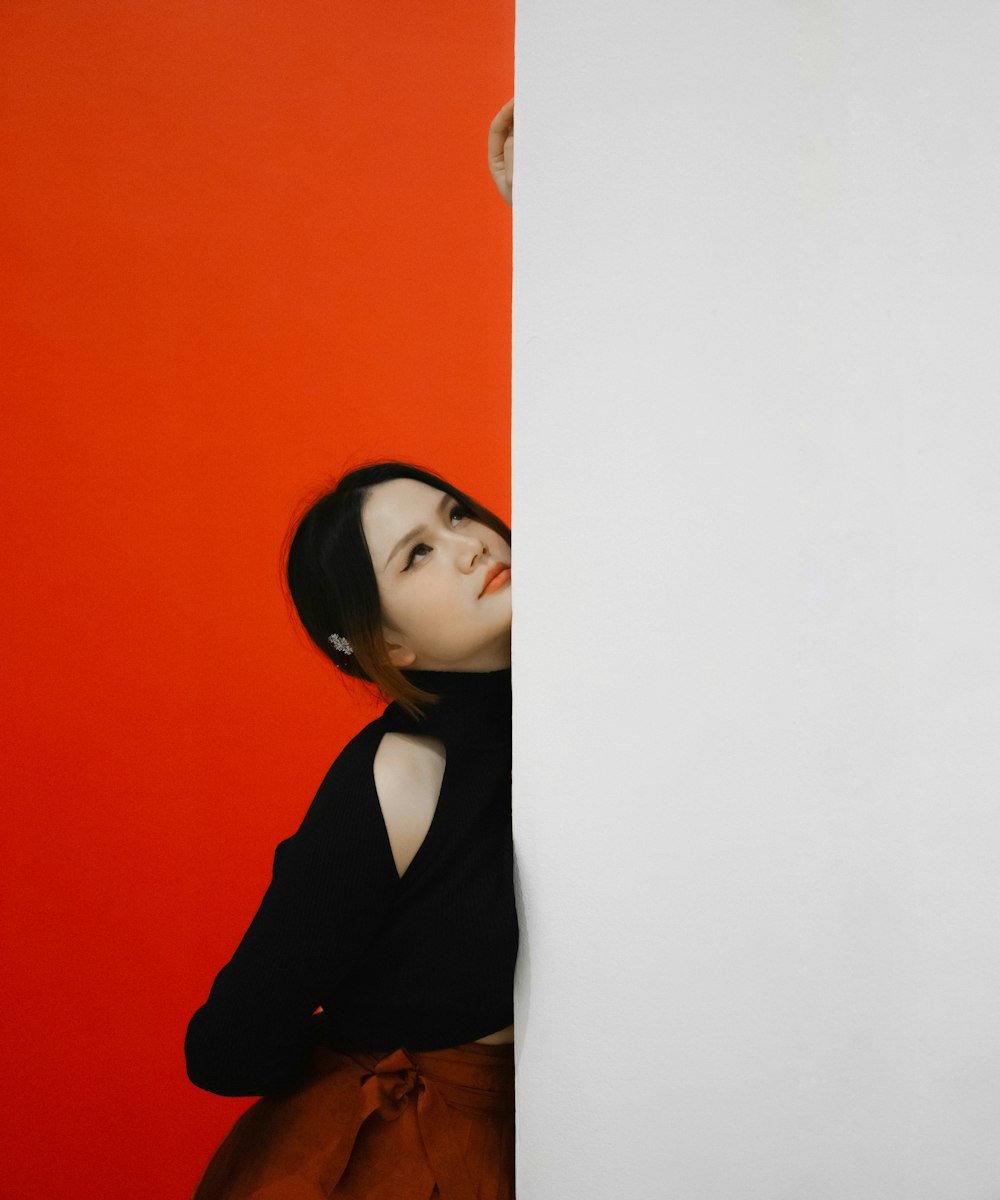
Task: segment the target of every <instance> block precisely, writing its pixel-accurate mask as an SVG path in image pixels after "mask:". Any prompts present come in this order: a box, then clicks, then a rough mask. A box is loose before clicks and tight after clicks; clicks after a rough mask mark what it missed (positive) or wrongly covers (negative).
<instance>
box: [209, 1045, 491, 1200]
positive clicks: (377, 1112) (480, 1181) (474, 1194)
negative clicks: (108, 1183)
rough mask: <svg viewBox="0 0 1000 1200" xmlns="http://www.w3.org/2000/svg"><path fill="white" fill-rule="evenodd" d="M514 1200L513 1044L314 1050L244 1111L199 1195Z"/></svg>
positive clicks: (228, 1199) (214, 1199) (221, 1199)
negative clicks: (295, 1072)
mask: <svg viewBox="0 0 1000 1200" xmlns="http://www.w3.org/2000/svg"><path fill="white" fill-rule="evenodd" d="M327 1197H333V1198H335V1200H513V1198H514V1045H513V1043H507V1044H505V1045H488V1044H484V1043H481V1042H466V1043H465V1044H464V1045H461V1046H455V1047H453V1048H451V1049H448V1050H431V1051H423V1052H416V1051H411V1050H404V1049H397V1050H394V1051H391V1052H386V1053H382V1052H376V1053H369V1054H364V1053H353V1052H352V1053H350V1054H348V1053H346V1052H343V1051H339V1050H334V1049H332V1048H330V1047H327V1046H322V1047H317V1048H316V1050H315V1051H314V1052H313V1057H312V1059H311V1061H310V1066H309V1070H308V1072H307V1074H306V1077H305V1079H304V1082H303V1083H302V1085H301V1086H300V1087H298V1088H296V1089H295V1090H294V1091H289V1092H283V1093H280V1094H277V1093H276V1094H274V1095H271V1096H264V1097H262V1098H261V1099H260V1100H257V1101H256V1102H255V1103H254V1104H252V1105H251V1106H250V1107H249V1108H248V1109H247V1111H246V1112H245V1113H244V1114H243V1115H242V1116H241V1117H240V1118H239V1120H238V1121H237V1122H236V1124H235V1125H234V1126H233V1128H232V1129H231V1130H230V1132H229V1134H228V1135H227V1136H226V1138H225V1140H224V1141H223V1142H222V1144H221V1145H220V1146H219V1148H218V1150H216V1152H215V1154H214V1155H213V1156H212V1159H211V1161H210V1162H209V1164H208V1166H207V1167H206V1168H205V1173H204V1175H203V1176H202V1179H201V1182H200V1183H199V1184H198V1187H197V1189H196V1191H195V1193H194V1197H193V1200H326V1198H327Z"/></svg>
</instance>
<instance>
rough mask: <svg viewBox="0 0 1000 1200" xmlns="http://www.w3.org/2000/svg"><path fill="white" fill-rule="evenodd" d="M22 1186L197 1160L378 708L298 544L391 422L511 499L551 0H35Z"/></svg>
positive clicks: (11, 478)
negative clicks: (205, 1067)
mask: <svg viewBox="0 0 1000 1200" xmlns="http://www.w3.org/2000/svg"><path fill="white" fill-rule="evenodd" d="M0 23H2V30H0V33H2V44H3V46H4V50H3V52H2V53H3V58H4V60H5V62H4V71H3V81H2V89H3V103H4V110H5V113H6V120H5V133H4V140H5V145H4V147H3V154H4V160H5V163H6V165H5V182H4V186H3V189H2V192H0V205H2V209H3V221H2V231H3V239H4V245H3V257H4V263H5V266H4V270H3V273H2V288H3V293H4V294H3V317H2V321H3V326H2V332H3V359H2V387H3V423H4V426H5V430H4V433H3V437H2V447H0V454H2V456H3V463H2V466H3V471H2V480H3V482H2V489H3V494H2V502H3V505H4V511H5V526H6V528H5V533H4V537H5V540H6V543H7V549H6V551H5V553H4V559H3V564H4V573H3V599H4V613H3V618H2V619H3V625H2V636H3V640H4V643H5V654H4V658H5V662H6V668H5V672H4V683H3V685H2V698H3V713H2V719H3V724H4V729H5V732H6V734H7V737H6V739H5V749H4V761H3V764H2V771H3V781H4V791H5V793H6V800H7V802H6V804H5V813H6V825H7V828H6V831H5V833H4V838H5V843H4V844H5V850H6V852H5V854H4V870H3V884H2V887H3V944H4V959H5V962H4V967H5V970H4V985H3V994H4V1000H3V1006H4V1009H5V1012H4V1013H3V1032H2V1037H3V1045H2V1048H0V1049H2V1053H3V1056H4V1064H5V1067H6V1070H7V1074H8V1078H9V1079H11V1080H12V1081H13V1089H12V1090H8V1103H7V1104H6V1105H5V1108H6V1110H7V1111H6V1118H5V1122H4V1138H5V1140H7V1141H8V1143H9V1144H8V1145H7V1146H6V1147H5V1148H4V1160H3V1162H4V1165H3V1166H2V1167H0V1173H2V1179H0V1183H2V1186H0V1192H2V1194H3V1195H5V1196H10V1197H36V1196H37V1197H48V1196H56V1195H63V1194H68V1193H72V1194H73V1195H75V1196H84V1197H91V1196H94V1197H98V1196H99V1197H103V1198H107V1200H111V1198H113V1197H129V1200H134V1197H136V1196H138V1195H141V1196H143V1197H144V1198H145V1200H156V1198H158V1197H163V1198H167V1197H170V1198H176V1197H183V1196H185V1195H188V1194H190V1191H191V1188H192V1187H193V1185H194V1183H195V1180H196V1178H197V1176H198V1174H199V1172H200V1170H201V1168H202V1166H203V1165H204V1162H205V1161H206V1159H207V1157H208V1155H209V1154H210V1153H211V1150H212V1149H213V1147H214V1146H215V1144H216V1143H217V1142H218V1141H219V1139H220V1138H221V1137H222V1135H223V1133H224V1132H225V1130H226V1129H227V1128H228V1126H229V1125H230V1124H231V1122H232V1121H233V1119H234V1118H235V1117H236V1115H237V1114H238V1113H239V1112H240V1111H242V1109H243V1108H245V1107H246V1105H247V1103H248V1101H246V1100H226V1099H221V1098H218V1097H213V1096H210V1095H207V1094H206V1093H203V1092H199V1091H198V1090H197V1089H195V1088H194V1087H192V1086H191V1085H190V1084H189V1083H188V1082H187V1079H186V1076H185V1073H184V1062H183V1054H182V1040H183V1035H184V1029H185V1026H186V1023H187V1020H188V1017H189V1016H190V1014H191V1012H192V1011H193V1010H194V1009H195V1007H197V1005H198V1004H200V1003H201V1002H202V1000H203V999H204V997H205V995H206V994H207V991H208V987H209V985H210V983H211V980H212V977H213V976H214V974H215V972H216V970H218V968H219V967H220V966H221V965H222V963H223V962H224V961H225V960H226V959H227V958H228V956H229V955H230V954H231V952H232V950H233V949H234V948H235V945H236V942H237V941H238V939H239V936H240V935H241V933H242V931H243V928H244V926H245V925H246V923H247V922H248V921H249V919H250V917H251V916H252V914H253V912H254V910H255V908H256V905H257V902H258V900H259V898H260V895H261V894H262V892H263V889H264V887H265V886H266V884H267V880H268V878H269V872H270V865H271V855H272V851H273V847H274V845H275V843H276V842H277V841H278V840H280V839H281V838H282V837H285V836H287V834H289V833H290V832H291V831H292V830H293V829H294V828H295V826H296V825H297V823H298V821H299V819H300V818H301V815H302V813H303V812H304V811H305V808H306V807H307V806H308V803H309V801H310V800H311V798H312V795H313V792H314V790H315V787H316V786H317V785H318V783H319V781H320V779H321V778H322V776H323V774H324V773H325V771H326V768H327V767H328V765H329V763H330V762H331V761H332V759H333V758H334V757H335V755H336V753H337V752H338V751H339V749H340V747H341V746H342V745H343V743H344V742H345V741H346V739H347V738H348V737H349V736H350V735H351V734H352V733H353V732H354V731H355V730H356V729H358V728H360V727H361V725H363V724H364V723H365V722H366V721H368V720H370V719H371V718H372V717H373V716H374V715H376V713H377V711H378V708H377V706H376V707H369V708H365V707H363V706H362V705H359V703H358V701H357V698H356V697H354V696H353V695H352V693H350V692H348V691H347V690H346V688H345V687H344V686H343V685H342V684H341V683H340V682H339V681H338V678H337V676H336V673H335V671H334V670H333V668H332V667H329V666H328V665H327V664H326V663H324V661H323V660H322V659H321V658H320V657H319V655H318V654H317V653H316V652H315V651H313V650H312V649H311V648H310V647H309V646H308V644H307V643H306V642H305V641H304V638H303V636H302V635H301V634H299V633H298V632H297V630H296V628H295V627H294V626H293V624H292V622H291V620H290V617H289V614H288V612H287V610H286V608H285V602H284V600H283V597H282V593H281V590H280V586H279V546H280V543H281V539H282V537H283V535H284V533H285V530H286V528H287V525H288V522H289V519H290V517H291V514H292V512H293V511H294V510H295V508H296V506H297V504H298V503H299V500H300V498H301V497H302V496H303V495H304V494H305V493H306V492H308V491H310V490H312V489H313V488H315V487H316V486H318V485H320V484H322V483H323V482H324V481H325V480H327V479H329V478H330V477H331V476H333V475H335V474H336V473H338V472H339V471H340V470H342V469H344V468H345V467H347V466H350V465H352V464H354V463H356V462H358V461H360V460H362V459H365V458H369V457H400V458H404V459H410V460H413V461H417V462H420V463H422V464H424V465H426V466H430V467H431V468H432V469H437V470H439V471H440V472H441V473H443V474H444V475H445V476H446V477H452V478H453V479H454V481H455V482H456V483H457V484H458V485H459V486H460V487H463V488H465V489H467V490H469V491H471V492H472V493H473V494H474V495H476V496H478V497H479V498H480V499H482V500H483V501H484V502H485V503H486V504H488V505H490V506H491V507H493V508H494V509H495V510H496V511H498V512H500V513H501V514H502V515H504V516H509V513H510V508H509V499H510V496H509V467H510V463H509V375H510V372H509V363H510V353H509V347H510V321H509V311H510V303H509V300H510V211H509V209H508V208H507V207H506V206H505V205H504V204H503V203H502V201H501V200H500V198H499V197H498V196H497V195H496V193H495V191H494V189H493V184H492V182H491V181H490V179H489V176H488V173H487V169H486V162H485V160H486V131H487V127H488V124H489V120H490V118H491V117H492V115H493V113H494V112H495V111H496V109H497V108H499V107H500V105H501V104H502V103H503V102H504V101H505V100H506V99H507V98H508V97H509V96H510V95H511V94H512V90H513V4H512V3H510V2H509V0H486V2H485V3H477V4H474V5H470V4H468V3H465V2H464V0H433V2H432V3H431V4H427V3H419V4H418V3H416V2H415V0H397V2H395V3H393V4H391V5H374V6H371V5H369V6H366V5H359V4H346V3H342V2H340V0H334V2H331V0H281V3H272V4H256V3H250V2H248V0H173V2H171V3H167V2H166V0H141V2H140V0H133V2H132V3H123V2H121V0H100V3H97V2H96V0H94V2H91V3H82V2H81V0H61V2H60V3H58V4H55V3H43V2H41V0H39V2H36V3H27V2H20V0H7V3H5V4H4V6H3V9H2V14H0Z"/></svg>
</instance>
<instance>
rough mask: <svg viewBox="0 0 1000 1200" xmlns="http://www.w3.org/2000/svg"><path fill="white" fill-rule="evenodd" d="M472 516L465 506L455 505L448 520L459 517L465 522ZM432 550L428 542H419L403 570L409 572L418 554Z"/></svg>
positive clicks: (408, 557)
mask: <svg viewBox="0 0 1000 1200" xmlns="http://www.w3.org/2000/svg"><path fill="white" fill-rule="evenodd" d="M471 516H472V513H471V512H469V510H468V509H467V508H466V507H465V505H464V504H453V505H452V507H451V510H450V511H449V513H448V520H449V521H454V520H455V518H456V517H458V519H459V520H464V519H465V518H466V517H471ZM432 549H433V546H428V545H427V543H426V542H417V544H416V545H415V546H414V547H413V549H412V550H411V551H410V553H409V554H408V555H407V557H406V566H405V567H404V568H403V570H404V571H408V570H409V569H410V567H412V566H413V560H414V559H415V558H416V556H417V554H418V553H420V552H421V551H430V550H432Z"/></svg>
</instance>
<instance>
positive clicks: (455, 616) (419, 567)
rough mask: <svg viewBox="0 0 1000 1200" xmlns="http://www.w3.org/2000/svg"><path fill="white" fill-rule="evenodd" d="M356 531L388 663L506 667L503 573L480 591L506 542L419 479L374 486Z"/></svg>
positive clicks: (506, 552)
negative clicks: (363, 545) (367, 562)
mask: <svg viewBox="0 0 1000 1200" xmlns="http://www.w3.org/2000/svg"><path fill="white" fill-rule="evenodd" d="M361 526H362V528H363V530H364V534H365V539H366V541H367V542H368V550H369V553H370V554H371V558H372V567H373V568H374V571H375V578H376V580H377V581H378V592H379V598H380V600H381V604H382V621H383V625H382V628H383V632H384V634H385V639H386V645H387V647H388V650H389V658H390V660H391V662H392V663H393V664H394V665H395V666H397V667H403V668H405V667H413V668H416V669H419V670H428V671H491V670H498V669H500V668H501V667H509V666H510V626H511V595H510V592H511V589H510V576H509V574H507V575H503V576H500V578H499V579H498V580H497V583H496V586H491V588H490V590H489V591H487V592H483V585H484V583H485V581H486V574H487V572H488V571H489V570H490V569H491V568H492V567H495V566H496V565H497V564H498V563H504V564H506V565H507V566H509V565H510V561H511V550H510V543H509V542H507V541H505V540H504V538H503V537H502V535H501V534H499V533H497V532H495V531H494V530H493V529H490V527H489V526H488V525H483V524H482V523H481V522H480V521H476V520H474V519H473V518H472V516H471V515H470V514H469V513H468V512H466V510H465V509H464V508H462V507H461V505H460V504H459V501H457V500H455V499H454V498H453V497H452V496H450V495H449V494H448V493H447V492H443V491H440V490H439V489H438V488H435V487H431V486H430V485H429V484H426V483H421V482H420V481H419V480H417V479H390V480H389V481H388V482H386V483H380V484H377V485H376V486H375V487H374V488H372V490H371V492H370V494H369V496H368V498H367V500H366V501H365V503H364V507H363V508H362V512H361Z"/></svg>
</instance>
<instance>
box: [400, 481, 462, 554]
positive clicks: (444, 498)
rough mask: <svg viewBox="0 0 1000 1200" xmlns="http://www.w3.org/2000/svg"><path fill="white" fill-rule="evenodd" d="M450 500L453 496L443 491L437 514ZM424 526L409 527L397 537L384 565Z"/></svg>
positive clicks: (423, 528)
mask: <svg viewBox="0 0 1000 1200" xmlns="http://www.w3.org/2000/svg"><path fill="white" fill-rule="evenodd" d="M452 500H454V496H450V495H449V494H448V493H447V492H444V493H443V495H442V496H441V499H440V500H439V501H438V506H437V512H438V514H439V515H441V516H443V515H444V510H445V509H446V508H447V507H448V505H449V504H450V503H451V502H452ZM426 528H427V526H426V525H418V526H417V527H416V529H411V530H410V532H409V533H406V534H404V535H403V536H402V537H401V538H400V539H399V541H398V542H397V543H396V544H395V546H393V548H392V551H391V552H390V554H389V557H388V558H387V559H386V560H385V565H386V566H388V565H389V563H391V562H392V560H393V559H394V558H395V557H396V555H397V554H398V553H399V551H400V550H402V548H403V547H404V546H405V545H406V543H407V542H408V541H410V539H411V538H415V537H417V536H418V535H419V534H421V533H423V532H424V530H425V529H426Z"/></svg>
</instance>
